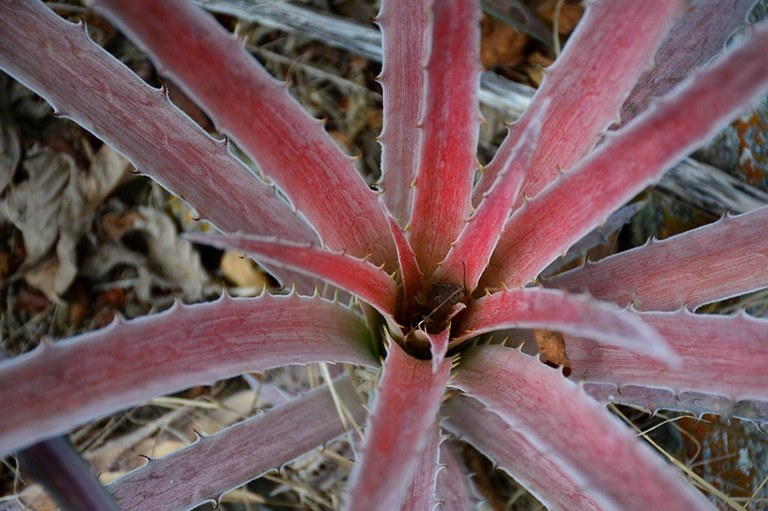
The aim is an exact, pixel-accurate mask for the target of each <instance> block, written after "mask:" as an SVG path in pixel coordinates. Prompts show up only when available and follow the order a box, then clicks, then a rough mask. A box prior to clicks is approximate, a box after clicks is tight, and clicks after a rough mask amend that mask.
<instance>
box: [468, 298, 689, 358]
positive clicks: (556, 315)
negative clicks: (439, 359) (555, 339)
mask: <svg viewBox="0 0 768 511" xmlns="http://www.w3.org/2000/svg"><path fill="white" fill-rule="evenodd" d="M552 291H554V290H551V289H550V290H545V289H513V290H507V291H502V292H499V293H494V294H491V295H487V296H485V297H483V298H480V299H479V300H476V301H474V302H472V303H471V304H470V305H469V307H468V308H467V310H466V312H465V313H464V314H463V315H462V316H461V323H460V325H459V329H458V334H457V335H455V336H454V339H456V340H459V341H461V340H465V339H469V338H471V337H476V336H478V335H480V334H483V333H486V332H492V331H494V330H502V329H505V328H546V329H549V330H557V331H562V332H566V333H570V334H572V335H582V336H585V337H589V338H591V339H594V340H595V341H598V342H600V343H606V344H610V345H613V346H620V347H621V349H623V350H630V351H633V352H637V353H644V354H646V355H650V356H652V357H655V358H661V359H664V360H674V359H675V358H676V357H675V354H674V352H673V351H672V350H670V348H669V345H668V344H667V342H666V341H665V340H664V337H663V336H660V335H659V334H657V333H656V332H655V331H654V330H653V328H651V327H649V326H648V325H646V324H645V323H644V322H643V319H642V318H641V316H640V315H639V314H637V313H633V312H631V311H628V310H621V309H619V308H618V307H616V306H614V305H613V304H610V303H608V302H600V301H598V300H593V299H591V298H589V297H588V296H576V295H571V294H568V293H563V292H554V293H553V292H552ZM576 332H581V333H580V334H577V333H576Z"/></svg>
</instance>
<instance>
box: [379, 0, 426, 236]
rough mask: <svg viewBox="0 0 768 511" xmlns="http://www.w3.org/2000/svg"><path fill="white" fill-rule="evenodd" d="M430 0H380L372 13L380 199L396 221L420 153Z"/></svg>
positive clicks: (402, 219) (407, 200)
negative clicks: (379, 52) (379, 108)
mask: <svg viewBox="0 0 768 511" xmlns="http://www.w3.org/2000/svg"><path fill="white" fill-rule="evenodd" d="M430 3H431V2H430V1H429V0H405V1H397V0H385V1H382V2H381V11H380V12H379V16H378V17H377V21H378V23H379V26H380V27H381V44H382V46H383V55H384V58H383V61H382V65H381V74H380V75H379V82H380V83H381V89H382V93H383V96H384V101H383V103H384V122H383V126H382V129H381V135H380V136H379V142H380V143H381V186H382V188H383V192H382V198H383V200H384V203H385V204H386V205H387V208H388V209H389V211H391V212H392V214H393V215H394V216H395V218H396V219H397V221H398V223H399V225H401V226H405V225H407V224H408V220H409V219H410V216H411V205H412V199H413V188H412V185H413V180H414V179H415V178H416V172H417V170H418V165H419V156H420V153H421V150H420V147H421V131H422V130H421V128H420V127H419V115H420V113H421V109H422V104H423V102H424V92H425V91H424V82H425V74H426V73H425V70H424V67H425V65H426V63H427V54H428V51H429V48H428V44H427V39H428V35H429V34H430V33H431V30H432V27H431V25H430V19H429V14H430V12H429V6H430Z"/></svg>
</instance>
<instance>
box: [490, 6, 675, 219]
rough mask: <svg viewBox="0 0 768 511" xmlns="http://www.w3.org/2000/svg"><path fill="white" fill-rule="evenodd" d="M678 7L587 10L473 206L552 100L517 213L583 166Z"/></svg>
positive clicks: (495, 161)
mask: <svg viewBox="0 0 768 511" xmlns="http://www.w3.org/2000/svg"><path fill="white" fill-rule="evenodd" d="M684 6H685V2H681V1H674V2H670V1H668V0H654V1H652V2H649V1H645V2H636V1H634V0H603V1H599V2H590V4H589V6H588V8H587V11H586V13H585V14H584V17H583V18H582V19H581V21H580V22H579V24H578V25H577V27H576V30H575V31H574V33H573V34H572V35H571V37H570V39H569V40H568V43H567V44H566V46H565V49H564V50H563V53H562V55H561V56H560V58H558V59H557V61H556V62H555V64H554V65H553V66H552V67H550V68H549V69H548V70H547V71H546V73H545V75H544V82H543V83H542V84H541V87H539V89H538V91H537V92H536V95H535V96H534V99H533V101H532V103H531V105H530V106H529V107H528V109H527V110H526V113H525V114H524V115H523V117H522V118H521V119H520V121H518V122H517V123H516V124H514V125H512V127H511V128H510V130H509V133H508V134H507V138H506V139H505V140H504V143H503V144H502V145H501V147H500V148H499V150H498V152H497V153H496V156H495V157H494V159H493V160H492V161H491V163H490V164H489V165H488V167H487V169H486V172H485V174H484V176H483V179H482V181H481V182H480V184H479V186H478V187H477V189H476V190H475V200H476V201H477V200H478V199H479V197H480V196H481V195H482V194H483V193H485V192H486V191H488V189H489V188H490V186H491V185H492V184H493V182H494V179H495V178H496V175H497V174H499V173H500V172H502V170H503V169H504V168H505V167H506V166H507V165H510V159H509V155H510V153H511V152H512V151H513V150H514V147H515V145H516V143H517V140H519V138H520V134H521V133H522V132H524V131H525V130H526V128H527V124H528V123H530V122H532V121H534V120H536V119H537V117H539V116H541V115H543V114H544V112H542V108H541V107H542V102H543V101H546V100H550V101H552V105H551V107H550V108H549V109H548V111H547V112H546V117H545V118H544V119H543V122H542V124H543V126H544V129H543V131H542V136H541V141H540V144H539V146H538V147H537V148H536V154H535V155H534V156H533V162H532V164H531V166H530V168H529V169H528V171H527V173H526V178H525V183H524V185H523V189H522V193H521V194H520V196H519V197H518V199H517V202H516V205H520V204H521V203H522V201H523V197H533V196H535V195H537V194H538V193H539V192H540V191H541V190H542V189H543V188H544V187H545V186H546V185H547V184H548V183H549V182H551V181H552V180H553V179H555V178H557V175H558V171H561V170H567V169H569V168H571V167H572V166H573V165H575V164H576V163H577V162H578V161H579V160H580V159H581V158H583V157H584V156H585V155H586V154H587V153H588V152H589V151H590V150H591V149H592V148H593V147H594V146H595V144H597V142H598V141H599V138H600V135H601V134H602V133H603V132H604V131H605V130H606V129H607V128H608V126H610V125H611V124H612V123H613V122H615V120H616V116H617V115H618V113H619V108H620V107H621V104H622V102H623V101H624V99H625V98H626V96H627V94H628V93H629V91H630V89H631V88H632V87H633V86H634V85H635V82H636V81H637V79H638V77H639V76H640V74H641V73H642V71H643V69H645V68H646V66H647V65H648V64H649V63H650V62H651V60H652V57H653V54H654V52H655V51H656V48H657V47H658V45H659V44H660V43H661V41H662V40H663V37H664V35H665V34H666V32H667V30H669V27H671V26H672V22H673V21H674V19H675V16H677V15H678V14H679V13H681V12H682V11H683V8H684ZM607 20H610V22H607ZM574 91H578V94H575V93H574Z"/></svg>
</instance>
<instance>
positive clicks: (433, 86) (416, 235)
mask: <svg viewBox="0 0 768 511" xmlns="http://www.w3.org/2000/svg"><path fill="white" fill-rule="evenodd" d="M432 11H433V16H434V20H433V21H432V36H431V38H430V43H431V46H430V55H429V64H428V66H427V81H426V87H427V90H426V93H425V97H424V110H423V112H422V117H421V120H420V123H421V127H422V132H423V133H422V137H423V138H422V145H421V150H422V151H421V157H420V159H419V171H418V175H417V176H416V184H415V187H416V188H415V191H414V197H413V211H412V214H411V220H410V223H409V227H410V229H411V232H410V234H411V236H410V240H411V244H412V245H413V249H414V251H415V252H416V258H417V260H418V261H419V267H420V268H421V270H422V271H423V272H424V275H426V276H430V275H432V272H434V270H435V267H436V266H437V263H438V262H440V261H441V260H442V259H443V257H445V254H446V253H447V252H448V247H449V246H450V244H451V243H452V242H453V241H454V240H455V239H456V237H457V236H458V234H459V231H460V230H461V227H462V225H463V222H464V220H466V219H467V217H468V216H469V211H470V206H471V201H470V195H471V191H472V179H473V177H474V171H475V169H476V167H477V160H476V152H477V139H478V134H479V126H480V113H479V110H478V102H477V91H478V88H479V80H480V66H479V65H478V61H477V56H478V55H479V51H480V50H479V45H480V25H479V21H480V6H479V5H478V4H477V2H467V1H466V0H441V1H439V2H435V3H434V4H433V7H432Z"/></svg>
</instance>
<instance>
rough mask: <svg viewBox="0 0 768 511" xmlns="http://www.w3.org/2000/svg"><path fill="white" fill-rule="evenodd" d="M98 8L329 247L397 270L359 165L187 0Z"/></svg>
mask: <svg viewBox="0 0 768 511" xmlns="http://www.w3.org/2000/svg"><path fill="white" fill-rule="evenodd" d="M94 4H95V8H96V9H97V11H98V12H103V13H104V14H105V15H106V16H107V17H108V18H109V19H110V20H111V21H113V22H115V23H116V24H117V25H118V26H119V27H120V28H121V29H123V30H124V31H125V32H126V34H128V35H129V36H130V37H131V38H132V39H134V40H135V41H137V42H138V43H139V44H140V45H142V46H144V47H146V48H147V50H148V51H149V52H150V54H151V56H152V57H153V59H154V60H156V61H157V62H158V65H159V66H160V68H161V71H162V72H164V73H166V74H168V75H169V76H171V77H173V78H174V79H175V81H176V82H177V83H178V85H179V86H180V87H181V88H182V89H184V90H185V92H187V93H188V94H189V95H190V96H191V97H192V98H194V99H195V100H196V101H197V102H198V103H199V104H200V105H201V106H202V107H203V108H204V109H205V110H206V112H207V113H208V114H209V115H210V116H211V117H212V118H213V120H214V121H215V122H216V124H217V125H218V126H219V127H220V128H221V129H222V130H223V131H224V132H225V133H227V134H228V135H230V136H231V137H232V138H233V139H234V140H235V141H236V142H237V143H238V144H239V145H240V146H241V147H242V148H243V150H245V151H246V152H247V153H248V154H249V155H250V156H251V157H252V158H253V159H254V161H256V163H257V164H258V165H259V166H260V167H261V169H262V171H263V172H264V173H265V174H266V175H267V176H269V178H270V179H273V180H274V181H275V182H276V183H277V184H278V185H279V186H280V188H281V189H282V190H283V191H284V192H285V193H286V195H287V196H288V197H289V198H290V199H291V201H293V204H294V205H295V206H296V208H297V209H298V210H299V211H300V212H301V213H302V214H303V215H304V216H305V217H306V218H307V220H309V222H310V223H311V224H312V226H313V227H314V228H315V229H316V230H317V232H318V233H319V234H320V237H321V239H322V240H323V243H325V244H326V245H328V246H329V247H332V248H335V249H338V250H347V251H349V252H350V253H351V254H353V255H356V256H358V257H365V256H368V255H372V256H373V259H374V261H376V262H377V263H378V264H382V263H386V264H388V265H389V267H390V268H389V269H390V270H394V269H395V251H394V245H393V244H392V240H391V239H390V238H389V233H388V230H387V225H386V220H385V217H384V214H383V212H382V211H381V208H380V207H379V204H378V201H377V199H376V194H375V193H374V192H373V191H372V190H370V189H369V188H368V186H367V185H366V184H365V181H363V179H362V177H361V176H360V175H359V174H358V173H357V171H356V170H355V167H354V160H353V159H352V158H350V157H349V156H346V155H344V154H343V153H342V152H341V150H340V149H339V148H338V147H337V146H336V145H335V144H334V142H333V140H332V139H331V138H330V136H329V135H328V134H327V133H326V132H325V130H324V129H323V126H322V124H323V123H322V122H321V121H318V120H315V119H312V118H311V117H309V115H307V113H306V112H305V111H304V110H303V109H302V108H301V106H300V105H299V104H298V102H297V101H296V100H295V99H293V98H292V97H291V95H290V94H289V93H288V90H287V88H286V86H285V84H283V83H280V82H278V81H277V80H275V79H274V78H273V77H272V76H271V75H270V74H269V73H267V72H266V70H264V68H263V67H261V65H260V64H259V63H258V62H257V61H256V59H255V58H253V57H252V56H251V55H249V54H248V53H247V52H246V51H245V49H244V48H243V47H242V45H241V43H240V42H239V41H238V40H237V39H236V38H235V37H234V36H233V35H232V34H230V33H229V32H227V31H226V30H224V29H223V28H222V27H221V25H219V24H218V23H217V22H216V20H215V19H214V18H213V17H212V16H211V15H209V14H208V13H206V12H205V11H203V10H202V9H200V8H199V7H197V6H195V5H192V4H191V3H190V2H187V1H186V0H168V1H164V2H155V1H154V0H149V1H147V0H134V1H132V2H123V1H120V0H98V1H96V2H94ZM168 20H173V23H168ZM342 189H343V190H344V193H339V190H342Z"/></svg>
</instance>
